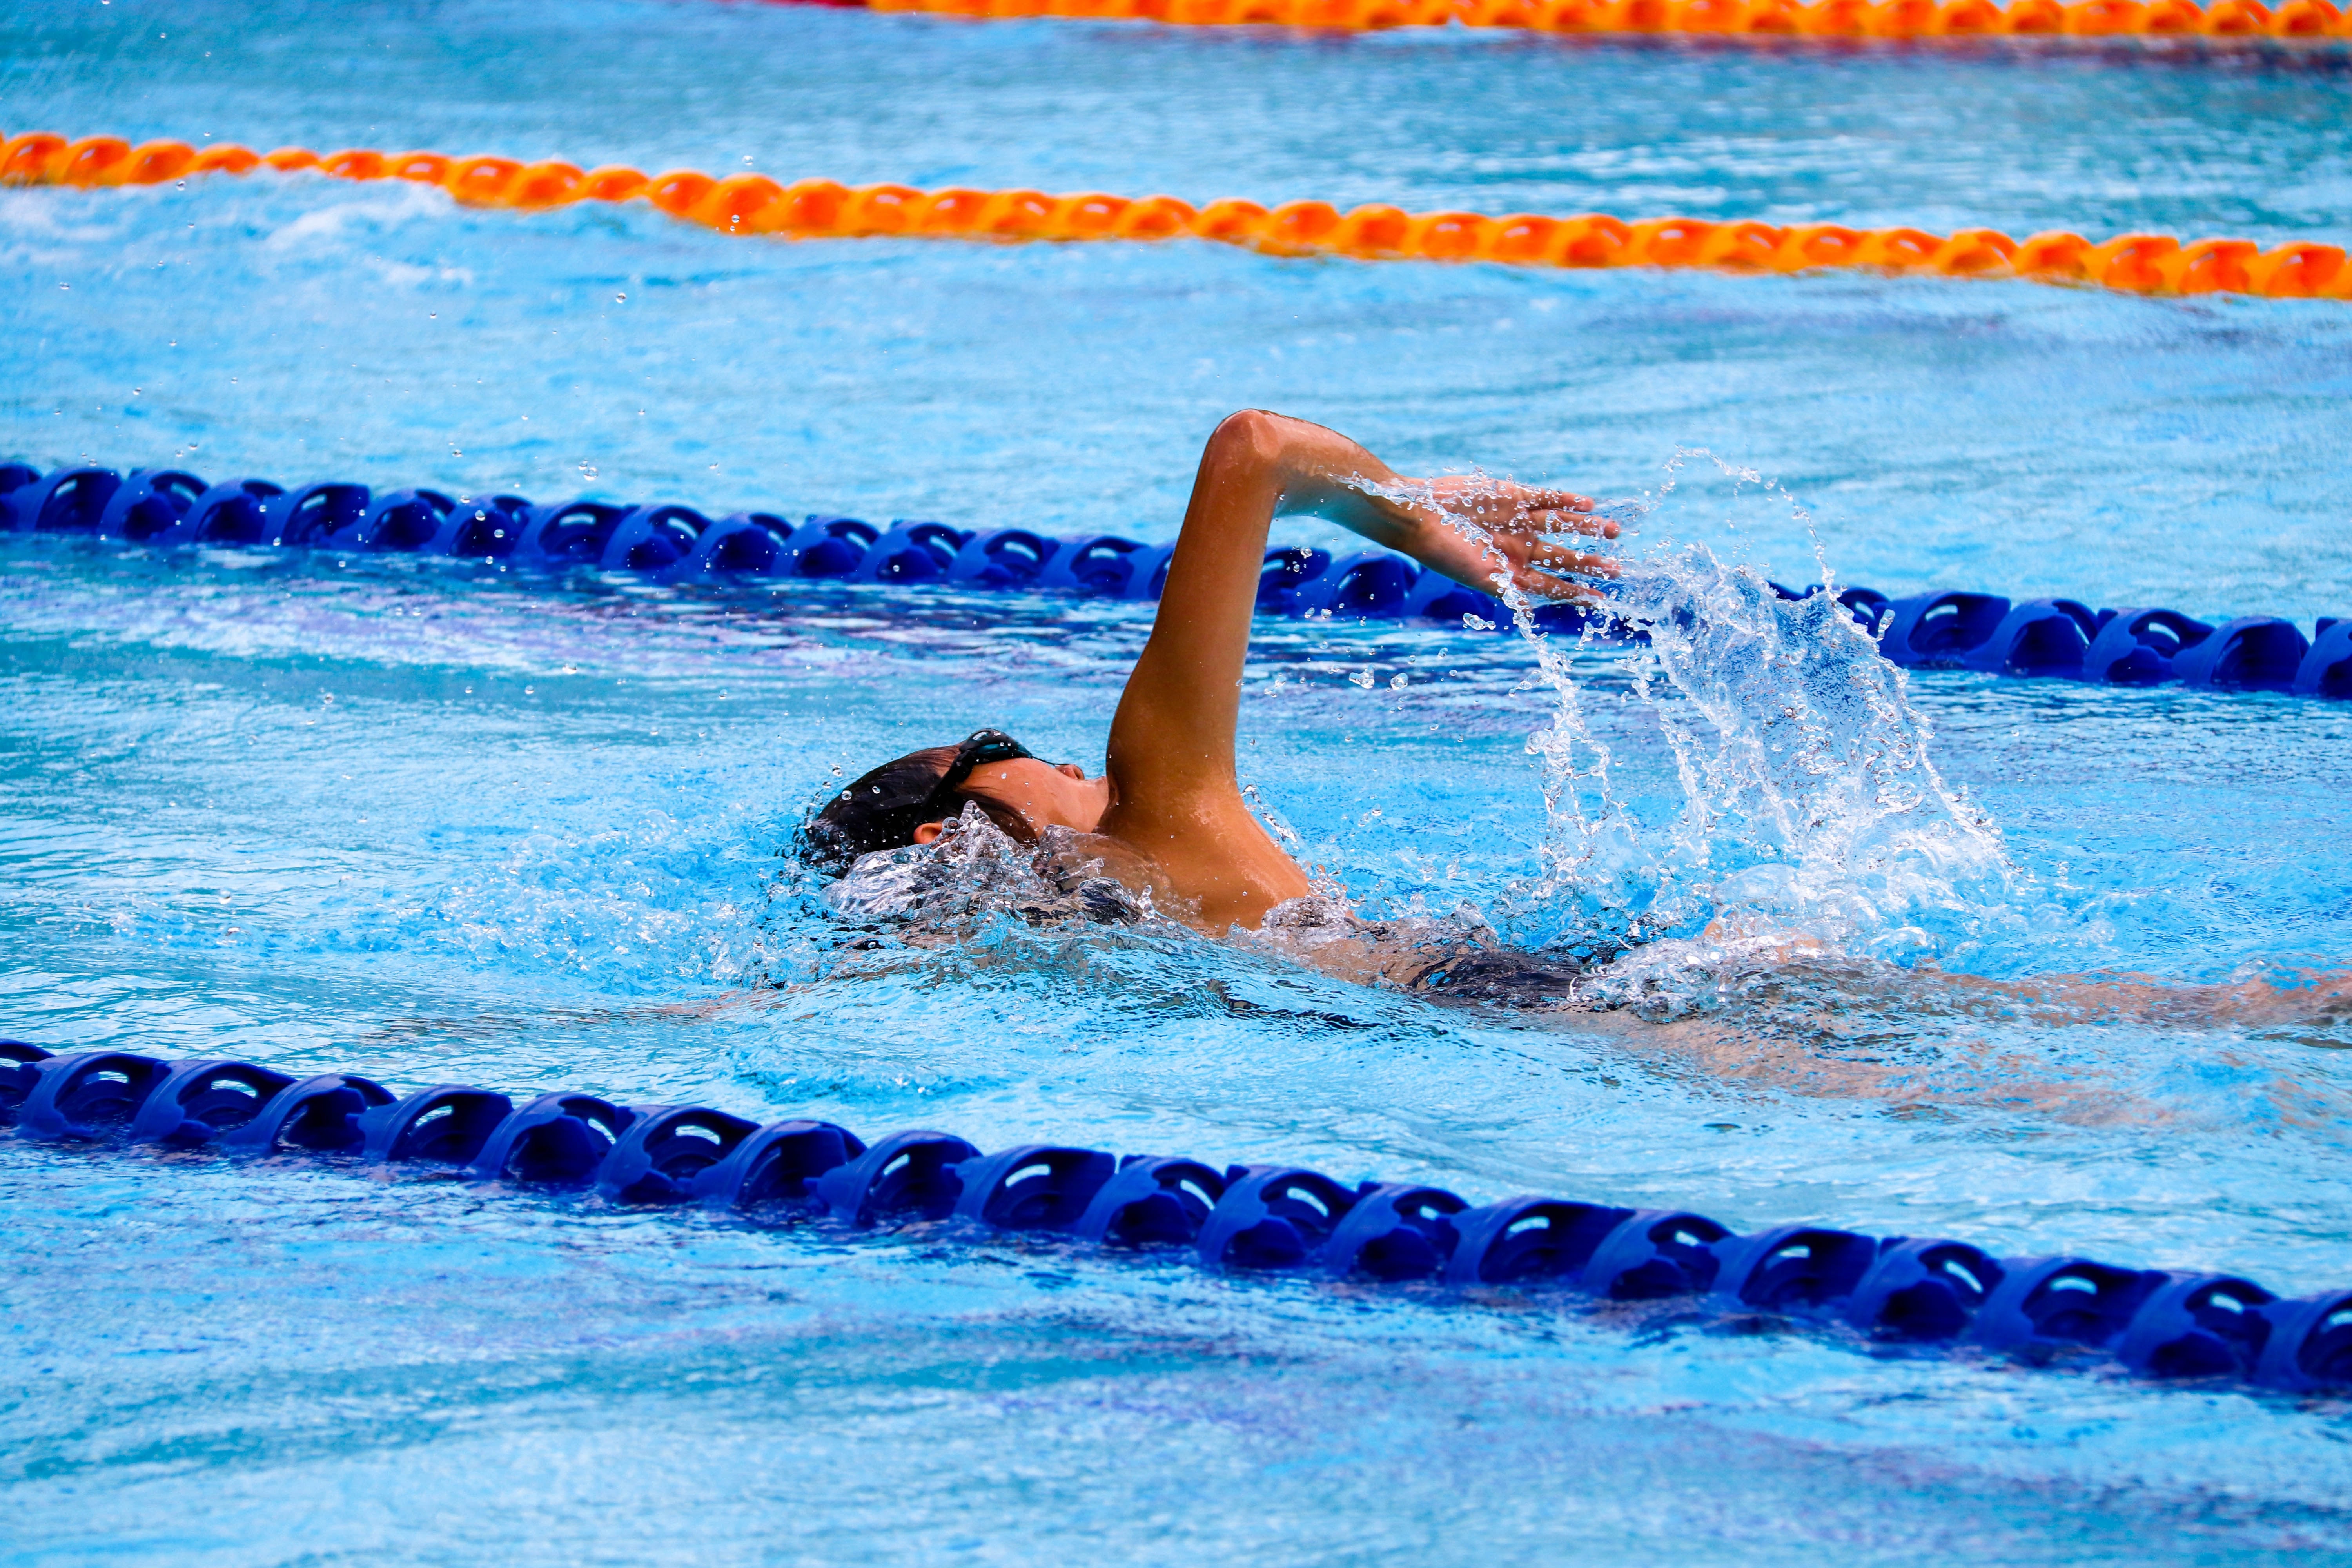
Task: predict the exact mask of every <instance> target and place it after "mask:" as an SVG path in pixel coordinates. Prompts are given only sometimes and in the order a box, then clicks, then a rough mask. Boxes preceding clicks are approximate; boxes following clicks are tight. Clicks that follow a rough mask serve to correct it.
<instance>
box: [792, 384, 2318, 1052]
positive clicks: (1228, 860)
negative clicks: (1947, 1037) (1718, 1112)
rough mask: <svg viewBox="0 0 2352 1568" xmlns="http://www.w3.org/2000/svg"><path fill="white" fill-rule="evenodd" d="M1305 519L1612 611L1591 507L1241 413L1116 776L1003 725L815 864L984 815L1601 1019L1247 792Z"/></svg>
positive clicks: (2302, 1007) (2277, 1005) (1258, 919)
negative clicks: (1249, 684) (1262, 686)
mask: <svg viewBox="0 0 2352 1568" xmlns="http://www.w3.org/2000/svg"><path fill="white" fill-rule="evenodd" d="M1300 513H1308V514H1313V515H1316V516H1319V517H1323V518H1327V519H1328V520H1330V521H1334V522H1337V523H1339V524H1340V525H1341V526H1343V527H1345V528H1348V529H1349V530H1351V531H1355V532H1357V533H1360V534H1362V535H1363V536H1364V537H1365V538H1367V539H1370V540H1371V541H1373V542H1376V543H1379V544H1382V545H1385V546H1387V547H1388V548H1390V549H1391V550H1396V551H1400V552H1402V553H1404V554H1407V555H1410V556H1412V558H1413V559H1414V560H1416V561H1419V562H1421V563H1423V565H1425V566H1428V567H1431V568H1433V569H1434V570H1436V571H1439V572H1442V573H1444V574H1445V575H1446V576H1447V577H1450V578H1452V579H1453V580H1454V581H1455V582H1457V583H1462V584H1466V585H1468V586H1470V587H1474V588H1477V589H1481V590H1486V591H1492V590H1494V589H1495V588H1496V585H1497V584H1498V583H1500V582H1506V581H1507V582H1508V583H1509V584H1512V585H1513V586H1515V587H1517V589H1519V590H1520V591H1521V592H1523V593H1525V594H1526V595H1528V597H1530V598H1532V599H1538V600H1584V601H1591V600H1594V599H1596V598H1597V597H1598V589H1597V587H1596V586H1595V584H1598V583H1600V582H1602V581H1605V580H1607V579H1608V578H1611V577H1612V576H1614V575H1615V574H1616V572H1617V566H1616V563H1615V561H1614V560H1613V558H1612V557H1611V556H1609V555H1606V554H1601V553H1597V552H1587V551H1580V550H1577V549H1573V548H1570V547H1569V546H1568V545H1567V544H1564V543H1562V542H1560V541H1561V539H1562V537H1563V536H1567V535H1583V536H1586V537H1590V538H1594V539H1601V540H1607V539H1613V538H1615V537H1616V536H1617V532H1618V529H1617V525H1616V524H1615V523H1613V522H1611V521H1607V520H1606V519H1603V518H1601V517H1598V516H1596V515H1594V513H1593V502H1592V501H1591V500H1590V499H1588V498H1586V497H1584V496H1580V495H1574V494H1571V493H1569V492H1567V491H1564V490H1548V489H1534V488H1531V487H1528V486H1525V485H1519V484H1514V483H1510V482H1508V481H1503V480H1496V479H1486V478H1484V477H1479V476H1470V477H1448V478H1440V479H1402V478H1400V477H1399V476H1398V475H1397V474H1396V473H1395V472H1394V471H1393V470H1392V469H1391V468H1389V467H1388V465H1386V464H1385V463H1383V462H1381V460H1380V459H1379V458H1376V457H1374V456H1373V455H1372V454H1371V453H1370V452H1369V451H1367V450H1365V449H1364V448H1363V447H1360V446H1358V445H1357V444H1356V443H1355V442H1353V441H1350V440H1349V439H1348V438H1347V437H1344V436H1340V435H1339V434H1337V433H1335V432H1333V431H1330V430H1327V429H1325V428H1323V427H1322V426H1318V425H1310V424H1308V423H1307V422H1306V421H1304V420H1300V419H1292V418H1287V417H1286V416H1282V415H1278V414H1269V413H1265V412H1262V411H1256V410H1252V411H1247V412H1244V413H1240V414H1235V415H1233V416H1230V417H1229V418H1227V419H1226V420H1225V421H1224V422H1223V424H1221V425H1219V426H1217V428H1216V431H1215V433H1214V434H1213V435H1212V436H1211V437H1209V442H1208V445H1207V447H1205V448H1204V449H1203V450H1202V454H1201V466H1200V471H1199V473H1198V475H1197V476H1196V478H1195V479H1194V480H1193V485H1192V500H1191V502H1190V504H1189V505H1188V506H1187V507H1186V509H1185V512H1184V525H1183V531H1182V532H1181V533H1180V534H1179V535H1178V537H1177V542H1176V551H1175V554H1174V556H1173V558H1172V559H1171V562H1170V563H1169V568H1168V581H1167V586H1166V588H1165V590H1164V591H1163V592H1162V593H1161V595H1160V608H1159V613H1158V615H1157V616H1156V617H1155V618H1154V620H1153V622H1152V626H1151V636H1150V640H1149V641H1147V642H1146V643H1145V645H1144V648H1143V652H1142V654H1141V656H1140V657H1139V658H1137V660H1136V663H1135V668H1134V669H1133V670H1132V671H1131V672H1129V676H1128V679H1127V686H1126V689H1124V690H1123V691H1122V692H1121V693H1120V696H1119V700H1118V710H1117V711H1116V712H1115V713H1114V714H1113V716H1112V719H1111V726H1110V741H1109V745H1108V756H1107V759H1106V762H1105V766H1104V769H1103V772H1102V773H1100V774H1099V775H1097V776H1096V777H1092V778H1089V777H1087V773H1086V772H1085V770H1083V769H1081V768H1079V767H1078V766H1076V764H1075V763H1058V764H1056V763H1047V762H1045V761H1043V760H1042V759H1040V758H1037V757H1035V756H1033V755H1032V754H1031V753H1030V752H1028V751H1027V750H1026V749H1025V748H1024V747H1023V746H1022V745H1021V743H1020V742H1017V741H1015V740H1013V737H1012V736H1010V735H1007V734H1005V733H1004V732H1003V731H1000V730H982V731H978V732H977V733H975V734H973V735H971V737H970V738H969V739H967V740H965V741H964V742H962V743H961V745H946V746H931V747H927V748H926V749H924V750H922V751H919V752H908V754H907V755H905V756H903V757H899V758H898V759H897V760H896V761H893V762H888V763H884V764H882V765H881V766H880V767H878V768H876V769H874V770H873V771H872V772H870V773H865V774H863V775H861V776H860V777H859V778H857V779H856V781H855V782H854V783H852V784H850V785H849V786H848V787H847V788H846V789H845V790H843V791H842V792H841V793H840V794H839V795H835V797H834V798H833V799H832V800H830V801H828V802H826V803H825V805H824V807H823V808H822V809H821V810H820V811H819V812H818V813H817V814H816V816H814V818H812V819H811V821H810V822H809V824H808V826H807V828H806V829H805V832H804V835H803V856H804V858H806V859H808V860H809V861H810V862H812V863H813V864H814V865H815V866H817V867H819V868H823V869H824V870H825V871H827V872H829V873H831V874H833V875H835V876H839V875H840V874H842V873H844V872H845V871H847V870H848V869H849V868H851V866H852V865H853V864H855V863H856V860H857V859H858V858H860V857H862V856H866V855H871V854H875V853H877V852H878V851H888V850H894V849H901V848H905V847H908V846H909V845H929V844H935V843H938V842H939V841H940V838H941V837H943V836H945V835H947V834H949V833H950V832H951V831H953V830H954V828H955V826H956V825H957V824H958V822H959V821H960V820H961V818H962V816H963V814H964V812H965V810H966V808H967V807H968V806H969V807H971V808H974V809H976V810H977V811H979V812H980V813H981V814H982V816H986V817H987V818H988V820H989V821H991V822H992V823H993V824H994V825H995V826H997V827H998V828H1000V829H1002V830H1003V833H1004V834H1005V835H1006V836H1008V837H1011V838H1013V839H1014V840H1016V841H1018V842H1020V843H1022V844H1024V845H1042V846H1044V847H1047V848H1055V849H1058V850H1059V851H1061V852H1062V853H1060V854H1059V855H1058V857H1057V858H1060V859H1061V860H1062V861H1064V862H1065V863H1075V864H1076V865H1077V866H1079V867H1081V868H1083V871H1082V874H1081V877H1080V878H1073V879H1069V880H1068V881H1067V883H1066V887H1067V888H1069V889H1080V884H1081V881H1082V880H1083V879H1084V877H1085V876H1088V875H1090V876H1091V877H1092V878H1094V879H1096V880H1093V881H1091V882H1087V883H1086V885H1085V886H1084V888H1083V889H1081V890H1082V892H1083V897H1082V899H1081V903H1082V904H1086V903H1090V902H1091V901H1092V900H1093V898H1094V895H1095V894H1096V893H1097V892H1100V891H1102V890H1103V889H1105V888H1106V887H1107V886H1108V884H1107V883H1105V882H1103V881H1101V880H1100V879H1102V878H1108V879H1109V880H1110V882H1115V883H1117V884H1118V885H1119V886H1120V887H1123V888H1125V889H1132V890H1134V891H1136V892H1139V893H1140V892H1148V893H1149V895H1150V907H1151V908H1152V909H1154V910H1157V911H1158V912H1160V913H1161V914H1167V915H1173V916H1175V917H1177V918H1179V919H1181V920H1182V921H1185V922H1186V923H1188V924H1190V925H1192V926H1193V927H1194V928H1196V929H1198V930H1200V931H1204V932H1207V933H1208V934H1210V935H1213V936H1225V935H1228V934H1230V933H1232V932H1234V931H1236V930H1240V931H1259V930H1261V929H1265V930H1269V931H1279V933H1280V935H1281V937H1282V938H1283V946H1284V950H1285V952H1287V953H1289V954H1290V955H1291V956H1292V957H1294V958H1296V959H1299V960H1302V961H1304V962H1306V963H1310V964H1311V965H1313V966H1314V967H1315V968H1317V969H1318V970H1321V971H1323V972H1324V973H1328V974H1332V975H1334V976H1337V977H1339V978H1342V979H1348V980H1356V981H1360V982H1364V983H1367V984H1380V983H1386V984H1396V985H1402V986H1405V987H1407V988H1409V989H1412V990H1414V991H1418V992H1422V993H1424V994H1429V995H1431V996H1432V997H1433V999H1438V1000H1445V1001H1453V1002H1464V1003H1481V1004H1488V1005H1502V1006H1507V1007H1513V1008H1527V1009H1538V1010H1544V1011H1583V1010H1584V1009H1587V1008H1589V1007H1591V1006H1592V1005H1594V1004H1593V1003H1592V1002H1591V1000H1589V999H1588V998H1586V997H1585V996H1583V995H1582V994H1580V993H1581V992H1582V990H1583V987H1582V984H1581V983H1582V982H1583V981H1584V980H1585V979H1586V976H1587V973H1588V970H1589V969H1590V967H1591V964H1592V962H1593V961H1594V960H1595V959H1597V958H1598V957H1601V956H1604V955H1601V954H1577V953H1569V952H1544V953H1541V954H1537V953H1529V952H1519V951H1517V950H1515V949H1511V948H1508V947H1506V946H1503V945H1501V944H1499V943H1498V942H1496V941H1494V940H1493V939H1492V933H1491V932H1484V933H1479V932H1459V931H1455V932H1409V931H1402V930H1400V929H1398V928H1396V927H1393V926H1391V925H1390V924H1388V923H1387V922H1381V921H1363V920H1359V919H1356V918H1354V917H1353V916H1352V915H1351V914H1349V913H1348V912H1347V911H1345V910H1342V909H1339V908H1338V907H1336V906H1334V905H1333V904H1332V903H1331V902H1330V901H1329V900H1324V899H1321V898H1318V896H1317V894H1316V889H1315V888H1314V886H1313V884H1312V883H1310V882H1309V881H1308V879H1307V874H1306V872H1305V871H1303V870H1301V869H1300V868H1299V867H1298V865H1297V863H1296V862H1295V861H1293V860H1292V859H1291V858H1290V857H1289V856H1288V855H1286V854H1285V853H1284V852H1283V850H1282V848H1281V847H1279V846H1278V845H1276V843H1275V841H1274V839H1273V837H1271V836H1270V835H1268V834H1267V832H1266V831H1265V828H1264V827H1263V826H1260V824H1259V823H1258V820H1257V818H1256V817H1255V816H1254V815H1252V813H1251V811H1250V809H1249V806H1248V805H1247V803H1246V802H1245V801H1244V799H1243V798H1242V792H1241V784H1240V781H1239V779H1238V778H1237V776H1236V774H1235V773H1234V730H1235V726H1236V724H1237V722H1238V721H1239V718H1240V711H1241V684H1242V671H1243V664H1244V659H1245V658H1246V657H1247V654H1248V651H1249V638H1250V628H1251V624H1252V621H1253V619H1254V617H1255V614H1256V608H1257V590H1258V578H1259V574H1260V573H1261V572H1262V571H1263V570H1264V564H1265V542H1266V531H1267V529H1268V528H1269V527H1270V526H1271V524H1272V522H1273V521H1274V519H1275V518H1276V516H1280V515H1295V514H1300ZM1113 901H1114V902H1118V901H1119V900H1116V899H1115V900H1113ZM1131 907H1132V906H1129V908H1131ZM1736 935H1737V933H1734V932H1732V931H1729V930H1728V929H1727V928H1725V927H1723V926H1721V925H1720V923H1718V925H1717V926H1712V927H1710V928H1709V929H1708V931H1706V933H1705V935H1704V937H1702V938H1701V939H1700V940H1701V942H1730V943H1731V945H1732V946H1733V947H1735V948H1737V949H1738V952H1737V953H1736V954H1727V956H1729V957H1731V958H1732V960H1733V962H1735V963H1737V964H1738V966H1739V967H1742V968H1745V969H1748V970H1749V971H1751V972H1757V973H1764V972H1772V973H1779V972H1788V973H1803V972H1805V971H1808V970H1810V969H1811V968H1812V967H1813V966H1814V965H1815V964H1816V963H1829V964H1830V965H1831V966H1832V968H1831V970H1829V971H1823V972H1822V973H1832V971H1834V969H1835V966H1836V964H1837V963H1839V962H1840V961H1838V960H1837V959H1836V958H1835V957H1834V955H1831V954H1828V953H1825V952H1823V950H1822V947H1821V944H1820V943H1818V942H1815V941H1814V940H1813V939H1811V938H1810V937H1808V936H1806V935H1804V934H1803V933H1801V932H1763V933H1757V934H1754V935H1752V936H1751V937H1749V938H1748V939H1747V940H1744V941H1737V942H1733V941H1732V939H1733V938H1734V937H1735V936H1736ZM1899 973H1900V972H1895V973H1894V974H1889V975H1887V976H1882V977H1880V980H1881V981H1882V982H1883V981H1888V980H1893V979H1894V978H1895V974H1899ZM1904 983H1905V984H1913V983H1922V984H1925V983H1934V984H1939V985H1941V986H1942V987H1944V988H1945V991H1946V992H1947V993H1948V1000H1949V1001H1950V1002H1952V1003H1955V1004H1958V1003H1960V1002H1961V999H1962V998H1964V997H1967V996H1970V995H1973V996H1974V997H1975V998H1977V999H1978V1000H1979V1001H1981V1002H1982V1003H1983V1004H1984V1005H1990V1006H1994V1007H1998V1008H2000V1009H2003V1010H2008V1011H2021V1012H2028V1013H2032V1014H2034V1015H2036V1016H2041V1017H2043V1018H2044V1019H2046V1020H2050V1021H2072V1022H2080V1023H2090V1022H2115V1021H2122V1020H2126V1019H2131V1020H2136V1021H2143V1022H2149V1023H2178V1022H2180V1021H2182V1020H2184V1019H2187V1018H2191V1017H2194V1018H2198V1019H2200V1020H2202V1021H2205V1022H2208V1023H2210V1024H2214V1025H2223V1024H2231V1025H2245V1024H2262V1023H2277V1022H2284V1021H2287V1020H2290V1019H2296V1020H2316V1021H2318V1022H2321V1023H2326V1024H2332V1023H2334V1022H2336V1021H2339V1020H2341V1019H2342V1018H2343V1017H2345V1016H2347V1014H2352V971H2338V972H2333V973H2304V972H2296V973H2292V974H2287V975H2281V976H2278V977H2275V978H2270V977H2265V978H2263V979H2259V980H2254V981H2249V982H2244V983H2237V984H2229V985H2218V986H2215V985H2203V986H2200V985H2188V986H2183V985H2177V984H2164V983H2162V982H2158V981H2155V980H2153V979H2151V978H2150V977H2147V976H2138V975H2120V976H2104V977H2100V976H2079V975H2050V976H2044V977H2042V978H2040V979H2036V980H2029V981H2021V982H2008V981H1995V980H1990V979H1983V978H1978V977H1971V976H1945V975H1933V974H1923V975H1919V976H1914V977H1913V978H1912V980H1910V981H1906V982H1904ZM1586 1016H1587V1017H1588V1019H1589V1018H1590V1017H1591V1015H1590V1014H1589V1013H1588V1014H1587V1015H1586Z"/></svg>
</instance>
